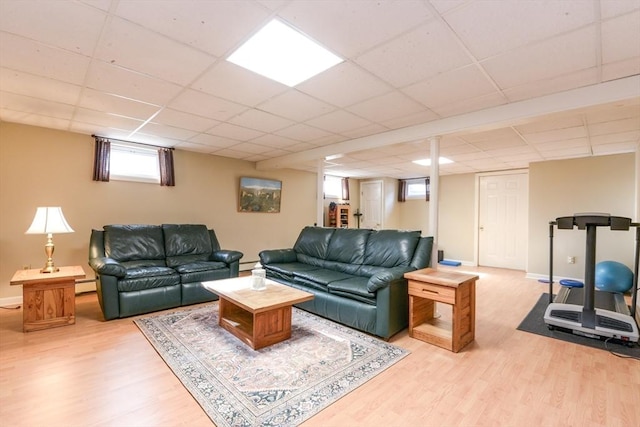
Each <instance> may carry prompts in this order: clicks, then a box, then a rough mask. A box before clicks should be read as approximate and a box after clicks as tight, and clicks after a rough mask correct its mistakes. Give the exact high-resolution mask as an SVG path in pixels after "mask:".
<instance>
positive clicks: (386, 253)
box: [259, 227, 433, 339]
mask: <svg viewBox="0 0 640 427" xmlns="http://www.w3.org/2000/svg"><path fill="white" fill-rule="evenodd" d="M432 246H433V237H421V235H420V232H419V231H398V230H379V231H374V230H366V229H349V228H323V227H305V228H304V229H303V230H302V232H301V233H300V235H299V236H298V239H297V241H296V243H295V245H294V246H293V248H289V249H275V250H264V251H262V252H260V254H259V255H260V262H261V263H262V265H263V267H264V269H265V270H266V274H267V277H268V278H270V279H272V280H275V281H277V282H280V283H284V284H286V285H289V286H292V287H294V288H298V289H303V290H305V291H307V292H311V293H313V294H314V295H315V297H314V299H313V300H311V301H307V302H303V303H301V304H297V307H299V308H302V309H304V310H307V311H310V312H313V313H315V314H318V315H320V316H323V317H326V318H329V319H332V320H334V321H336V322H339V323H342V324H344V325H347V326H350V327H353V328H355V329H359V330H361V331H365V332H368V333H370V334H373V335H377V336H379V337H382V338H384V339H389V337H391V336H392V335H394V334H395V333H397V332H399V331H401V330H402V329H404V328H406V327H407V326H408V324H409V315H408V313H409V295H408V287H407V280H406V279H405V278H404V273H406V272H408V271H413V270H418V269H421V268H426V267H429V266H430V264H431V250H432Z"/></svg>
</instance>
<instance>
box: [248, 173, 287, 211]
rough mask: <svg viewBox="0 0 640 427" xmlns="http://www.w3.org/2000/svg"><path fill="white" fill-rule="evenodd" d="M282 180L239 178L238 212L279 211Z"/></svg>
mask: <svg viewBox="0 0 640 427" xmlns="http://www.w3.org/2000/svg"><path fill="white" fill-rule="evenodd" d="M281 194H282V181H275V180H271V179H261V178H248V177H242V178H240V196H239V198H238V212H266V213H279V212H280V198H281Z"/></svg>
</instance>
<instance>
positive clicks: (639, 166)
mask: <svg viewBox="0 0 640 427" xmlns="http://www.w3.org/2000/svg"><path fill="white" fill-rule="evenodd" d="M635 220H636V222H640V143H638V145H636V218H635Z"/></svg>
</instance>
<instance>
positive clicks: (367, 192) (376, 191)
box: [360, 181, 383, 230]
mask: <svg viewBox="0 0 640 427" xmlns="http://www.w3.org/2000/svg"><path fill="white" fill-rule="evenodd" d="M382 200H383V198H382V181H366V182H361V183H360V212H361V213H362V217H361V221H360V228H371V229H374V230H380V229H381V228H382V226H383V221H382V215H383V211H382Z"/></svg>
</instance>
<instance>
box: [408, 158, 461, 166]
mask: <svg viewBox="0 0 640 427" xmlns="http://www.w3.org/2000/svg"><path fill="white" fill-rule="evenodd" d="M413 163H415V164H416V165H420V166H431V159H420V160H414V161H413ZM449 163H453V160H450V159H447V158H446V157H438V164H439V165H446V164H449Z"/></svg>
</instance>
